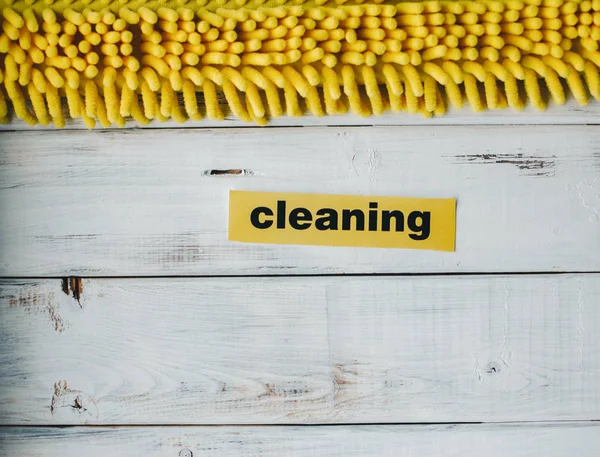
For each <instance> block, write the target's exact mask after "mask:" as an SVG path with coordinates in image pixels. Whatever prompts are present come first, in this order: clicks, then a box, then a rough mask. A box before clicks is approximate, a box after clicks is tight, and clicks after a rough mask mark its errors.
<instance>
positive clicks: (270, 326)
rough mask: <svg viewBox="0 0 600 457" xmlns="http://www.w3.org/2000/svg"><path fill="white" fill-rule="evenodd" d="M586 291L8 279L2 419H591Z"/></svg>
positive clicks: (593, 365)
mask: <svg viewBox="0 0 600 457" xmlns="http://www.w3.org/2000/svg"><path fill="white" fill-rule="evenodd" d="M598 297H600V275H598V274H586V275H517V276H500V275H494V276H477V275H473V276H427V277H367V278H365V277H362V278H359V277H319V278H315V277H313V278H305V277H296V278H246V279H244V280H240V279H238V278H193V279H176V278H169V279H156V278H148V279H92V280H84V281H83V293H82V295H81V297H80V302H78V301H77V300H74V299H73V298H72V297H71V296H68V295H66V294H65V293H64V292H63V291H62V290H61V281H60V280H52V279H47V280H4V281H2V287H1V289H0V341H2V347H3V350H2V353H1V355H0V366H1V367H2V370H1V371H0V424H12V425H18V424H33V425H40V424H105V425H106V424H284V423H299V424H315V423H381V422H393V423H399V422H402V423H406V422H473V421H475V422H479V421H484V422H498V421H533V420H598V419H600V382H598V379H600V351H599V350H598V348H599V347H600V332H599V329H600V306H598V304H599V303H598V300H599V298H598ZM407 455H408V454H407ZM524 455H525V454H524Z"/></svg>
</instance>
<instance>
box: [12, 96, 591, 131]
mask: <svg viewBox="0 0 600 457" xmlns="http://www.w3.org/2000/svg"><path fill="white" fill-rule="evenodd" d="M200 109H201V112H205V110H204V109H203V108H202V107H201V108H200ZM221 109H222V111H223V112H224V113H226V118H225V120H222V121H214V120H211V119H208V118H204V119H202V120H200V121H187V122H185V123H184V124H178V123H177V122H175V121H173V120H169V121H167V122H151V123H150V124H149V125H148V126H146V127H144V128H151V129H162V128H198V127H203V128H206V127H212V128H219V127H252V126H254V124H252V123H246V122H243V121H240V120H239V119H238V118H236V117H235V116H233V115H231V113H230V112H229V107H228V106H227V105H226V104H223V105H221ZM599 116H600V103H598V102H597V101H594V100H592V101H591V102H590V103H589V104H588V105H585V106H581V105H580V104H579V103H577V102H576V101H575V100H574V99H572V98H571V99H569V100H567V103H566V104H565V105H563V106H556V105H554V104H552V103H549V105H548V108H547V109H546V111H543V112H540V111H537V110H536V109H535V108H533V107H531V106H528V107H526V108H525V109H524V110H522V111H516V110H511V109H503V110H490V111H486V112H484V113H474V112H473V111H472V110H471V108H470V107H464V108H462V109H460V110H454V109H452V108H450V111H449V112H448V113H447V114H445V115H444V116H440V117H432V118H424V117H422V116H421V115H419V114H417V115H414V114H407V113H392V112H387V113H385V114H384V115H382V116H370V117H367V118H364V117H361V116H356V115H353V114H344V115H340V116H324V117H315V116H312V115H309V114H307V115H304V116H302V117H287V116H283V117H279V118H275V119H271V120H270V121H269V125H268V127H266V128H269V127H290V126H297V127H307V126H351V125H355V126H365V125H390V126H391V125H510V124H523V125H529V124H534V125H535V124H539V125H552V124H560V125H581V124H599V123H600V120H599V119H600V118H599ZM67 117H68V116H67ZM140 127H142V126H140V125H139V124H138V123H137V122H135V121H133V120H130V121H128V122H127V125H126V128H140ZM66 128H67V129H77V130H84V129H87V127H86V126H85V124H84V123H83V122H81V121H80V120H70V121H67V127H66ZM95 129H97V130H102V126H101V125H100V124H99V123H98V124H97V126H96V128H95ZM2 130H6V131H9V130H56V129H55V127H53V126H52V125H50V126H40V125H36V126H33V127H32V126H30V125H29V124H26V123H25V122H22V121H20V120H18V119H14V120H12V121H11V122H10V123H8V124H0V131H2Z"/></svg>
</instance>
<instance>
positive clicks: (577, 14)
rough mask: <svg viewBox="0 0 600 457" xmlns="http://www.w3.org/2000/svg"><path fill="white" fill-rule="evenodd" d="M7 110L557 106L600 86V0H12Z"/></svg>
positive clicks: (49, 115)
mask: <svg viewBox="0 0 600 457" xmlns="http://www.w3.org/2000/svg"><path fill="white" fill-rule="evenodd" d="M0 10H1V11H2V17H1V19H0V21H1V22H0V122H4V123H6V122H8V121H9V120H10V117H11V115H14V116H16V117H17V118H19V119H21V120H23V121H25V122H27V123H29V124H32V125H34V124H36V123H39V124H41V125H47V124H49V123H51V122H52V123H54V125H55V126H57V127H63V126H64V125H65V122H66V119H65V117H67V118H72V119H77V118H81V119H82V120H83V121H84V123H85V124H86V125H87V126H88V127H90V128H91V127H93V126H94V125H95V124H96V122H97V121H99V122H100V123H101V124H102V125H103V126H105V127H107V126H110V125H116V126H123V125H125V122H126V120H127V119H128V118H133V119H135V120H136V121H137V122H138V123H140V124H147V123H148V122H150V121H152V120H159V121H164V120H167V119H173V120H175V121H176V122H184V121H186V120H187V119H192V120H199V119H201V118H202V117H203V116H204V115H206V116H208V117H209V118H211V119H223V118H224V116H225V114H227V113H224V112H223V109H222V108H223V107H224V106H228V108H229V111H230V112H231V113H232V114H233V115H234V116H236V117H238V118H239V119H241V120H244V121H247V122H254V123H256V124H259V125H264V124H266V122H267V120H268V119H269V118H271V117H277V116H281V115H284V114H287V115H288V116H301V115H302V114H303V113H305V112H309V113H311V114H313V115H315V116H323V115H325V114H329V115H334V114H343V113H347V112H349V111H351V112H353V113H354V114H358V115H360V116H369V115H380V114H382V113H383V112H385V111H388V110H392V111H407V112H408V113H421V114H422V115H424V116H432V115H435V116H439V115H442V114H444V112H445V111H446V109H447V107H448V106H452V107H453V108H456V109H458V108H461V107H462V106H463V105H464V104H469V105H470V106H471V108H472V109H473V110H474V111H477V112H478V111H483V110H485V109H501V108H511V109H517V110H520V109H523V108H524V107H525V106H526V105H527V104H529V105H532V106H534V107H535V108H537V109H540V110H543V109H545V108H546V106H547V104H548V103H555V104H559V105H560V104H563V103H565V101H566V99H567V97H568V96H569V94H570V96H571V97H573V98H574V99H575V100H577V101H578V102H579V103H580V104H582V105H584V104H586V103H588V98H589V97H590V96H591V97H593V98H595V99H598V98H599V97H600V76H599V70H598V69H599V67H600V51H599V42H600V0H593V1H590V0H475V1H442V2H439V1H425V2H415V1H411V2H404V3H391V2H388V1H387V0H366V2H363V0H354V1H346V0H311V1H305V0H267V1H264V0H151V1H144V0H131V1H128V0H119V1H115V0H113V1H109V0H76V1H71V0H18V1H12V0H0Z"/></svg>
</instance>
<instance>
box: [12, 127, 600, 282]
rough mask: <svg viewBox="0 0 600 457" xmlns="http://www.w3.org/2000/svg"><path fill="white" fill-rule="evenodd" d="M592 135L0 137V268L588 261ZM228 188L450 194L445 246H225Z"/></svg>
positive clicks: (296, 132) (594, 168) (594, 190)
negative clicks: (450, 227)
mask: <svg viewBox="0 0 600 457" xmlns="http://www.w3.org/2000/svg"><path fill="white" fill-rule="evenodd" d="M599 144H600V126H574V127H573V126H571V127H569V126H562V127H556V126H545V127H544V126H537V127H535V126H522V127H482V126H479V127H380V128H372V127H362V128H282V129H218V130H194V129H183V130H144V131H136V130H123V131H115V130H112V131H104V132H76V131H70V132H28V133H26V134H23V133H19V132H15V133H2V134H0V213H1V214H2V217H1V218H0V275H2V276H11V277H15V276H64V275H82V276H122V275H126V276H150V275H247V274H258V275H265V274H331V273H334V274H335V273H406V272H409V273H427V272H530V271H537V272H544V271H599V270H600V221H599V219H600V146H599ZM231 169H233V170H244V171H245V172H244V173H241V174H236V175H218V176H213V175H211V171H212V170H231ZM230 189H239V190H260V191H287V192H313V193H337V194H359V195H374V196H378V195H382V196H385V195H391V196H407V197H442V198H443V197H454V198H456V199H457V204H458V209H457V211H458V213H457V240H456V252H454V253H440V252H433V251H410V250H398V249H395V250H394V249H371V248H339V247H312V246H281V245H258V244H244V243H237V242H230V241H228V240H227V212H228V191H229V190H230Z"/></svg>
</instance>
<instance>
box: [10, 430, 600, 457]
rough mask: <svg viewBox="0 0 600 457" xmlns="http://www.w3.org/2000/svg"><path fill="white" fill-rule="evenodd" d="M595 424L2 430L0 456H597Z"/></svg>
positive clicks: (598, 444)
mask: <svg viewBox="0 0 600 457" xmlns="http://www.w3.org/2000/svg"><path fill="white" fill-rule="evenodd" d="M599 448H600V425H599V424H597V423H593V422H591V423H590V422H588V423H567V424H552V423H550V424H547V423H542V424H518V425H517V424H493V425H490V424H479V425H413V426H410V425H376V426H341V427H340V426H325V427H301V426H300V427H299V426H296V427H136V428H128V427H119V428H104V427H100V428H93V429H92V428H86V427H74V428H67V429H64V428H3V429H0V456H2V457H16V456H19V457H20V456H23V457H24V456H36V457H80V456H82V455H84V456H86V457H104V456H107V455H110V456H111V457H131V456H144V457H177V456H179V457H204V456H219V457H228V456H232V457H233V456H235V457H237V456H240V455H252V456H282V457H304V456H307V455H310V456H314V457H361V456H364V457H386V456H389V457H397V456H419V457H481V456H486V457H530V456H532V455H543V456H544V457H565V456H577V457H597V455H598V449H599Z"/></svg>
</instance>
